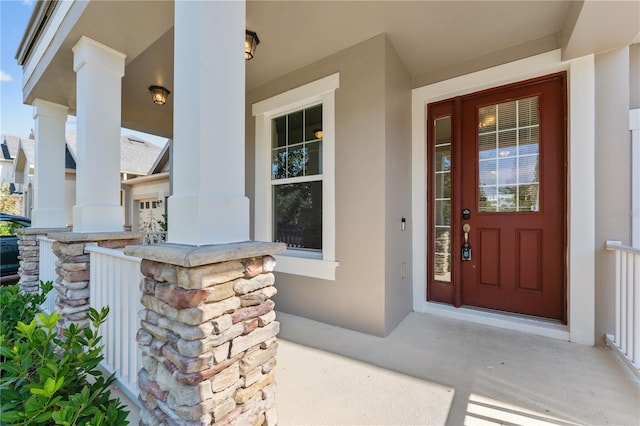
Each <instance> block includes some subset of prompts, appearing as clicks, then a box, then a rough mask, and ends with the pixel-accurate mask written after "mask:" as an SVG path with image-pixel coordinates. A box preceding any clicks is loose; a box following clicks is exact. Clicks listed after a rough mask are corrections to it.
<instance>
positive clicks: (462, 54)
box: [24, 0, 634, 137]
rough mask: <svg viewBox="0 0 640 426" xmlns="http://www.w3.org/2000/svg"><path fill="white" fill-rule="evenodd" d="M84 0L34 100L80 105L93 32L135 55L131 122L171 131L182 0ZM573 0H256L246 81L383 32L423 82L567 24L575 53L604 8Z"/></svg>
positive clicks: (250, 10) (54, 48)
mask: <svg viewBox="0 0 640 426" xmlns="http://www.w3.org/2000/svg"><path fill="white" fill-rule="evenodd" d="M75 3H79V5H75V4H74V5H73V6H72V8H71V9H70V11H69V13H68V14H67V16H66V17H65V20H64V21H63V25H61V26H60V28H59V30H58V33H57V34H56V36H55V37H54V39H53V41H52V42H51V43H50V45H49V47H48V48H47V50H46V52H45V54H44V55H43V56H42V57H41V58H39V59H38V60H39V61H40V63H39V64H38V70H39V73H34V75H33V77H32V78H31V79H30V80H29V81H28V82H26V83H25V85H24V87H25V91H24V93H25V101H26V103H31V102H32V100H33V99H34V98H35V97H40V98H43V99H46V100H49V101H52V102H56V103H60V104H62V105H67V106H69V109H70V114H75V73H74V72H73V69H72V63H73V55H72V52H71V48H72V47H73V46H74V45H75V43H76V42H77V41H78V39H79V38H80V36H82V35H86V36H87V37H90V38H92V39H94V40H96V41H98V42H101V43H103V44H105V45H107V46H109V47H111V48H113V49H115V50H118V51H120V52H122V53H124V54H126V55H127V58H126V70H125V76H124V78H123V98H122V120H123V126H124V127H128V128H132V129H135V130H140V131H146V132H149V133H154V134H156V135H160V136H166V137H171V135H172V130H173V129H172V122H173V120H172V113H173V97H172V96H169V99H168V102H167V104H165V105H163V106H157V105H154V104H153V103H152V102H151V101H150V99H149V94H148V92H147V87H148V86H149V85H150V84H160V85H164V86H165V87H167V88H169V89H170V90H171V89H172V88H173V28H172V26H173V14H174V9H173V2H171V1H117V2H105V1H96V0H94V1H90V2H75ZM588 3H591V2H588ZM605 3H607V2H605ZM629 3H634V2H629ZM80 4H83V5H84V6H83V7H84V9H83V10H82V13H81V14H78V13H76V15H78V16H76V17H74V14H73V13H72V12H73V11H74V9H73V8H74V7H80ZM570 4H571V2H569V1H542V2H537V1H536V2H477V1H460V2H444V1H443V2H440V1H339V2H326V1H295V2H291V1H270V0H250V1H248V2H247V20H246V21H247V28H249V29H251V30H254V31H256V32H257V33H258V34H259V35H260V38H261V41H262V42H261V43H260V46H259V52H258V53H257V54H256V56H255V57H254V59H253V60H251V61H250V62H247V68H246V72H247V74H246V75H247V88H248V89H252V88H256V87H259V86H261V85H263V84H265V83H267V82H269V81H272V80H274V79H276V78H279V77H281V76H283V75H286V74H288V73H290V72H292V71H294V70H296V69H300V68H302V67H304V66H306V65H309V64H312V63H314V62H316V61H318V60H320V59H322V58H325V57H328V56H330V55H332V54H334V53H336V52H339V51H342V50H345V49H348V48H349V47H351V46H354V45H356V44H358V43H361V42H362V41H365V40H368V39H370V38H372V37H375V36H377V35H379V34H381V33H385V34H387V37H388V38H389V40H390V42H391V44H392V45H393V47H394V49H395V50H396V52H397V53H398V55H399V56H400V58H401V61H402V62H403V63H404V65H405V67H406V68H407V71H408V72H409V73H410V74H411V75H412V76H413V78H414V86H415V85H416V84H419V83H423V82H424V81H428V82H429V80H433V79H443V78H447V77H451V76H452V75H451V74H452V73H460V70H463V71H466V72H471V71H475V70H477V69H476V68H478V67H481V68H482V67H485V68H486V67H487V66H493V65H497V64H499V63H503V62H505V61H509V60H515V59H520V57H521V56H522V55H523V54H524V55H531V54H537V53H541V52H542V51H548V50H553V49H555V48H558V47H560V44H561V40H560V34H563V37H564V35H566V34H571V37H564V38H563V40H564V39H567V40H569V44H568V46H569V47H568V48H567V49H568V52H569V53H570V52H571V51H573V49H574V48H573V46H575V44H574V43H577V40H578V39H577V38H575V37H577V36H578V35H579V33H580V32H581V31H583V30H581V28H582V27H583V26H588V25H587V21H584V19H586V18H583V17H582V14H583V13H585V11H584V10H583V9H585V10H586V11H589V13H595V14H597V11H596V12H591V5H589V7H586V6H585V7H582V8H578V9H576V10H575V16H576V19H573V20H572V19H570V17H569V14H568V12H571V10H573V9H572V8H574V7H575V6H573V5H571V6H570ZM578 5H579V6H580V5H581V3H578ZM622 9H623V10H628V6H626V5H622ZM617 13H618V12H616V14H615V16H617ZM625 13H626V14H629V12H628V11H627V12H622V14H623V15H624V14H625ZM625 19H626V21H628V20H629V18H628V17H626V18H625ZM583 22H584V23H583ZM565 28H571V29H572V30H571V31H567V30H565ZM599 28H600V27H596V29H597V30H596V31H593V32H594V35H595V36H597V37H603V34H604V33H606V32H607V31H608V30H606V31H605V30H600V29H599ZM585 31H586V30H585ZM574 33H575V35H574ZM631 38H633V37H631Z"/></svg>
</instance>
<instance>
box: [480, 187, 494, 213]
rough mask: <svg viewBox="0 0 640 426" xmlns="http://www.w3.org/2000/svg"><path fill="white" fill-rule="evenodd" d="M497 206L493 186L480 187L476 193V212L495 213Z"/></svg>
mask: <svg viewBox="0 0 640 426" xmlns="http://www.w3.org/2000/svg"><path fill="white" fill-rule="evenodd" d="M497 205H498V195H497V189H496V187H495V186H483V187H480V190H479V192H478V211H480V212H495V211H496V209H497Z"/></svg>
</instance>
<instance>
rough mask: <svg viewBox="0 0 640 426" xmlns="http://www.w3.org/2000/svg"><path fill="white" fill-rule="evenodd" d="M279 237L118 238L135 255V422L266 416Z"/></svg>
mask: <svg viewBox="0 0 640 426" xmlns="http://www.w3.org/2000/svg"><path fill="white" fill-rule="evenodd" d="M285 249H286V246H285V245H284V244H281V243H259V242H243V243H232V244H222V245H210V246H201V247H196V246H188V245H180V244H170V243H168V244H162V245H158V246H136V247H127V249H126V250H125V253H126V254H128V255H130V256H137V257H141V258H142V259H143V261H142V266H141V269H142V273H143V275H144V278H143V280H142V282H141V283H140V288H141V291H142V299H141V301H142V304H143V305H144V306H145V308H146V309H144V310H143V311H141V313H140V317H141V328H140V330H139V332H138V336H137V340H138V343H139V345H140V347H141V349H142V353H143V355H142V364H143V368H142V370H140V372H139V374H138V386H139V388H140V396H139V399H140V401H141V402H142V404H143V409H142V411H141V415H140V418H141V422H140V424H143V425H149V426H151V425H153V426H155V425H211V424H213V425H262V424H265V425H275V424H276V423H277V415H276V407H275V384H274V367H275V364H276V359H275V355H276V350H277V346H278V345H277V339H276V335H277V334H278V331H279V323H278V322H277V321H275V316H276V315H275V312H274V310H273V308H274V303H273V301H272V300H271V297H272V296H273V295H275V294H276V288H275V287H274V275H273V273H272V271H273V269H274V267H275V259H274V258H273V257H271V254H275V253H279V252H282V251H284V250H285Z"/></svg>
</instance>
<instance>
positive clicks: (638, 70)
mask: <svg viewBox="0 0 640 426" xmlns="http://www.w3.org/2000/svg"><path fill="white" fill-rule="evenodd" d="M629 103H630V106H631V109H636V108H640V43H636V44H634V45H633V46H630V47H629Z"/></svg>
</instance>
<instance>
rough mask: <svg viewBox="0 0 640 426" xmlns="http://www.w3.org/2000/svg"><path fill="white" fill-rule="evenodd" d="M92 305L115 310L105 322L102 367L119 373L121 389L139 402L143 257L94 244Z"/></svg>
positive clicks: (90, 249)
mask: <svg viewBox="0 0 640 426" xmlns="http://www.w3.org/2000/svg"><path fill="white" fill-rule="evenodd" d="M89 251H90V252H91V295H92V296H91V306H93V307H94V308H96V309H100V308H101V307H102V306H109V307H110V309H111V311H110V313H109V316H108V317H107V321H106V322H105V324H104V325H103V328H104V330H103V331H102V336H103V342H104V344H105V351H104V354H105V359H104V361H103V362H102V364H101V366H102V368H103V369H104V370H106V371H107V373H108V374H111V373H114V372H115V373H116V380H117V382H118V385H119V386H120V388H121V389H122V390H123V391H124V392H125V393H126V394H127V395H128V396H129V397H130V398H131V399H132V400H133V401H137V395H138V389H137V374H138V366H139V365H140V359H141V356H140V353H139V352H140V351H139V349H138V345H137V343H136V333H137V331H138V315H137V311H138V309H139V308H140V309H141V304H140V302H139V300H140V297H139V295H138V285H139V282H140V280H141V278H142V274H141V272H140V261H141V260H140V259H138V258H134V257H130V256H126V255H124V254H123V253H122V251H120V250H115V249H107V248H102V247H91V248H89Z"/></svg>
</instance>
